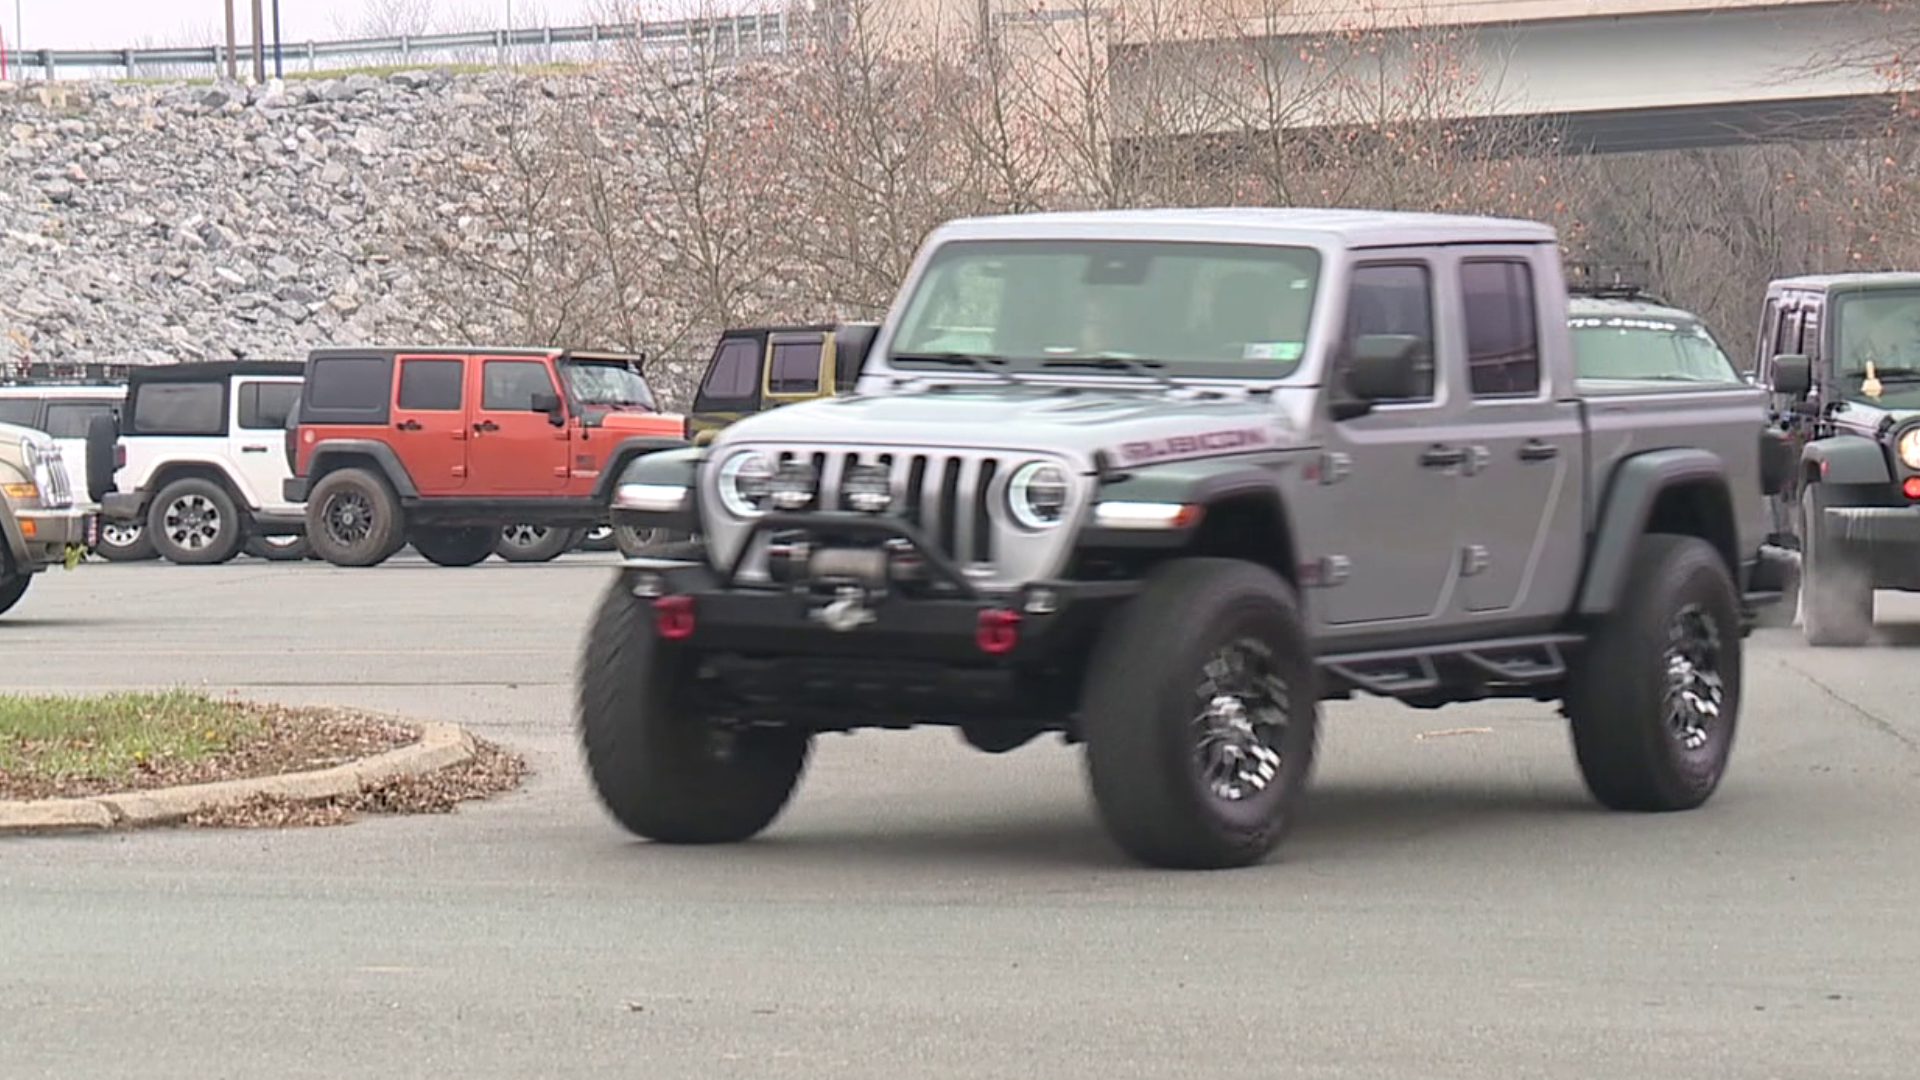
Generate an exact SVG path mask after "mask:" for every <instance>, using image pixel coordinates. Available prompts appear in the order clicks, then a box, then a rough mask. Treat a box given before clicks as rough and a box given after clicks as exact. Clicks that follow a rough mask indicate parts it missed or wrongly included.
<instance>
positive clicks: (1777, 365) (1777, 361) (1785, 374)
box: [1773, 353, 1813, 399]
mask: <svg viewBox="0 0 1920 1080" xmlns="http://www.w3.org/2000/svg"><path fill="white" fill-rule="evenodd" d="M1812 389H1813V362H1812V361H1811V360H1808V359H1807V358H1806V357H1805V356H1802V355H1800V354H1799V353H1782V354H1780V355H1779V356H1776V357H1774V358H1773V392H1774V393H1776V394H1785V395H1786V396H1788V397H1790V398H1795V399H1798V398H1803V397H1806V396H1807V393H1808V392H1809V391H1811V390H1812Z"/></svg>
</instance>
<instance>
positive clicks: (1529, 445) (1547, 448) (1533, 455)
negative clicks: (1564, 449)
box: [1520, 439, 1560, 461]
mask: <svg viewBox="0 0 1920 1080" xmlns="http://www.w3.org/2000/svg"><path fill="white" fill-rule="evenodd" d="M1559 456H1560V448H1559V447H1557V446H1555V445H1553V444H1552V443H1543V442H1541V441H1540V440H1539V439H1528V440H1527V442H1526V445H1524V446H1522V447H1521V448H1520V460H1521V461H1551V460H1553V459H1554V458H1557V457H1559Z"/></svg>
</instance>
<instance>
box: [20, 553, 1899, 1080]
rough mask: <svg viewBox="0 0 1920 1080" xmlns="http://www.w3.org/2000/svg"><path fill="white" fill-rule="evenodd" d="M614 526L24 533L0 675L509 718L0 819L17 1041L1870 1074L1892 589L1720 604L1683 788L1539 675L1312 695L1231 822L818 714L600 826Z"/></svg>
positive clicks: (856, 1068) (83, 1056) (1894, 921)
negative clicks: (768, 758)
mask: <svg viewBox="0 0 1920 1080" xmlns="http://www.w3.org/2000/svg"><path fill="white" fill-rule="evenodd" d="M614 561H615V558H614V557H613V556H610V555H570V556H565V557H563V558H562V559H560V560H559V561H557V562H554V563H551V564H546V565H530V566H516V565H509V564H506V563H502V562H500V561H498V560H491V561H489V562H487V563H485V564H483V565H481V566H479V567H475V568H471V569H464V570H453V569H441V568H436V567H432V566H430V565H428V564H426V563H424V562H423V561H420V560H419V559H418V558H417V557H415V556H412V555H411V554H409V555H406V556H403V557H401V558H396V559H395V560H393V561H392V562H391V563H389V564H387V565H385V566H382V567H378V568H375V569H371V570H341V569H335V568H332V567H328V566H326V565H324V564H319V563H307V564H297V565H290V564H279V565H275V564H267V563H263V562H258V561H255V560H248V559H242V560H238V561H236V562H234V563H232V564H229V565H227V566H223V567H215V568H195V567H180V566H173V565H168V564H155V563H148V564H130V565H128V564H123V565H91V564H90V565H87V566H85V567H83V568H81V569H80V570H77V571H75V572H73V573H61V572H58V571H55V572H52V573H49V574H48V575H46V576H45V577H44V578H43V579H42V580H41V581H39V582H37V583H36V584H35V586H34V589H33V591H32V592H31V593H30V594H29V596H28V598H27V599H26V600H24V601H23V602H22V603H21V604H20V606H19V607H18V608H16V609H15V610H14V611H13V612H12V613H11V614H10V615H9V616H8V617H7V618H5V619H0V658H3V659H0V687H4V688H5V689H10V690H90V689H102V688H110V687H126V686H154V685H164V684H169V683H174V684H202V683H204V684H205V685H207V686H209V687H211V688H214V689H217V690H224V689H226V688H228V687H234V688H237V689H238V690H239V691H240V692H241V693H243V694H246V695H250V696H257V697H261V698H270V699H278V700H283V701H287V702H294V703H303V702H334V703H342V704H351V705H358V706H364V707H371V708H377V709H385V710H392V711H397V712H403V713H407V714H411V715H415V716H423V717H429V718H435V719H443V720H452V721H457V722H460V723H462V724H466V725H468V726H470V727H471V728H472V729H473V730H474V731H475V732H477V733H478V734H481V735H483V736H485V737H488V738H491V739H494V740H497V741H500V742H503V743H505V744H507V745H508V746H509V747H511V748H512V749H514V750H516V751H519V752H521V753H523V754H525V755H526V756H527V757H528V759H529V762H530V764H531V765H532V766H533V768H534V770H535V774H534V775H533V776H532V777H530V778H529V781H528V783H527V785H526V786H525V787H524V789H523V790H521V791H519V792H516V793H514V794H512V795H509V796H507V797H504V798H502V799H500V800H497V801H495V802H492V803H487V804H468V805H466V806H463V807H462V808H461V809H460V810H459V811H458V812H457V813H455V814H453V815H450V816H430V817H413V818H379V819H370V820H365V821H362V822H360V823H357V824H353V825H349V826H344V827H339V828H325V829H309V830H293V831H285V832H269V831H232V832H222V831H210V830H173V831H160V832H148V833H138V834H121V835H109V836H92V837H66V838H35V839H26V840H14V841H8V842H5V843H3V844H0V895H4V897H5V910H6V915H5V917H4V918H3V919H0V1016H4V1017H5V1018H6V1019H5V1021H4V1022H3V1023H0V1063H4V1068H3V1069H0V1073H4V1075H5V1076H7V1077H8V1078H9V1080H15V1078H21V1080H24V1078H27V1077H35V1076H44V1075H60V1076H132V1075H138V1076H141V1077H146V1078H155V1080H158V1078H163V1077H181V1078H186V1077H194V1078H199V1077H204V1076H211V1075H229V1076H230V1075H251V1076H286V1077H305V1076H339V1075H379V1076H385V1077H447V1076H465V1077H475V1078H480V1077H503V1078H504V1077H515V1078H518V1077H527V1076H568V1077H599V1076H607V1077H614V1076H618V1077H635V1076H646V1077H667V1076H676V1077H702V1078H705V1077H730V1076H741V1077H747V1076H751V1077H756V1078H766V1077H823V1076H833V1077H886V1078H888V1080H898V1078H901V1077H907V1076H932V1075H962V1074H964V1075H967V1076H971V1077H1022V1078H1029V1077H1046V1078H1049V1080H1071V1078H1081V1077H1085V1078H1094V1077H1101V1078H1106V1077H1116V1076H1142V1077H1145V1076H1153V1077H1172V1076H1195V1077H1224V1076H1230V1075H1260V1076H1277V1075H1289V1076H1311V1077H1328V1078H1332V1077H1372V1076H1393V1077H1449V1078H1450V1077H1475V1078H1481V1077H1489V1076H1527V1077H1566V1078H1575V1077H1578V1078H1582V1080H1585V1078H1592V1077H1625V1076H1630V1075H1636V1074H1645V1075H1648V1076H1713V1077H1716V1078H1721V1080H1742V1078H1753V1080H1759V1078H1772V1077H1815V1076H1850V1077H1902V1078H1904V1077H1909V1076H1911V1075H1912V1071H1913V1068H1912V1061H1913V1060H1914V1058H1915V1056H1916V1054H1917V1053H1920V1027H1916V1026H1915V1025H1914V1023H1913V1020H1912V1018H1913V1015H1914V1011H1915V1007H1916V1006H1917V1005H1920V980H1916V979H1915V977H1914V974H1913V972H1914V970H1915V965H1916V963H1920V917H1916V915H1915V904H1916V903H1917V902H1920V901H1916V897H1920V711H1916V709H1915V705H1914V702H1915V700H1916V693H1917V692H1920V664H1916V663H1915V658H1916V656H1920V652H1916V651H1915V650H1916V649H1920V597H1908V596H1893V595H1889V594H1883V595H1882V599H1881V620H1880V621H1881V625H1882V628H1883V630H1884V631H1885V632H1886V638H1887V641H1885V642H1884V643H1882V644H1881V645H1879V646H1876V647H1871V648H1866V649H1859V650H1818V651H1816V650H1811V649H1808V648H1805V647H1804V646H1802V645H1801V643H1800V639H1799V633H1798V631H1797V630H1768V631H1761V632H1759V633H1758V634H1756V635H1755V637H1754V638H1753V639H1752V640H1751V642H1750V643H1749V652H1748V668H1747V697H1746V707H1745V712H1744V715H1743V717H1742V724H1743V727H1742V730H1741V733H1740V736H1739V741H1738V744H1737V747H1736V749H1735V752H1734V760H1733V767H1732V770H1731V773H1730V775H1729V778H1728V780H1727V782H1726V784H1725V786H1724V787H1723V788H1722V789H1721V791H1720V793H1719V794H1718V795H1717V797H1716V798H1715V799H1714V800H1713V801H1712V802H1711V803H1709V804H1708V805H1707V807H1706V808H1704V809H1702V810H1700V811H1697V812H1694V813H1689V814H1679V815H1671V816H1660V817H1646V816H1623V815H1614V814H1608V813H1605V812H1603V811H1601V810H1599V809H1597V808H1596V807H1594V806H1593V805H1592V804H1591V803H1590V802H1589V800H1588V799H1587V797H1586V794H1585V792H1584V790H1583V789H1582V788H1581V786H1580V781H1579V778H1578V774H1577V772H1576V770H1575V768H1574V764H1573V760H1572V756H1571V751H1570V749H1569V746H1568V743H1567V738H1566V734H1565V730H1564V728H1563V726H1562V725H1561V723H1559V722H1558V720H1557V717H1555V716H1554V715H1553V713H1552V712H1551V709H1550V707H1548V706H1541V705H1532V704H1524V703H1515V704H1496V705H1480V706H1473V707H1456V708H1452V709H1447V710H1442V711H1438V712H1415V711H1413V710H1410V709H1406V708H1404V707H1401V706H1398V705H1393V704H1387V703H1380V702H1372V701H1363V702H1356V703H1340V704H1333V705H1331V706H1329V726H1328V729H1327V731H1326V735H1325V741H1324V743H1323V752H1322V756H1321V759H1320V766H1319V771H1318V774H1317V776H1318V779H1317V787H1316V790H1315V793H1314V796H1313V798H1312V800H1311V802H1310V809H1309V812H1308V816H1307V817H1306V818H1305V819H1304V820H1303V821H1302V823H1301V825H1300V826H1299V828H1298V831H1297V832H1296V833H1295V834H1294V836H1293V838H1292V839H1291V840H1290V841H1289V843H1288V844H1287V845H1286V846H1284V847H1283V848H1282V850H1281V853H1280V857H1279V858H1278V859H1277V860H1275V861H1274V862H1272V863H1271V864H1269V865H1266V866H1263V867H1260V868H1256V869H1253V870H1247V871H1236V872H1226V873H1217V874H1205V873H1188V874H1170V873H1160V872H1154V871H1148V870H1143V869H1140V868H1138V867H1136V866H1134V865H1133V864H1131V863H1129V862H1127V861H1126V860H1124V859H1123V858H1122V857H1121V856H1120V855H1119V854H1118V852H1117V851H1116V850H1115V849H1114V848H1113V847H1112V845H1111V844H1110V843H1109V842H1108V841H1107V839H1106V838H1105V836H1104V835H1103V833H1102V832H1101V830H1100V828H1099V826H1098V824H1097V822H1096V821H1095V819H1094V817H1093V814H1092V810H1091V807H1090V805H1089V802H1088V800H1087V796H1086V793H1085V789H1084V785H1083V779H1082V776H1081V773H1080V771H1079V758H1078V754H1077V751H1075V750H1070V749H1066V748H1063V747H1061V746H1060V745H1059V743H1058V742H1057V741H1055V740H1051V739H1048V740H1042V741H1038V742H1036V743H1033V744H1030V745H1029V746H1027V747H1025V748H1023V749H1021V750H1019V751H1016V752H1014V753H1013V754H1010V755H1007V756H1004V757H994V756H989V755H985V754H981V753H979V752H977V751H974V750H971V749H969V748H967V747H965V746H964V745H963V744H962V743H961V742H960V741H959V739H958V738H957V736H955V735H953V734H951V733H949V732H944V731H938V730H927V731H916V732H910V733H893V734H887V733H864V734H861V735H857V736H853V737H844V736H827V737H825V738H824V739H823V740H822V741H821V743H820V745H819V749H818V753H817V756H816V758H815V760H814V764H813V766H812V768H811V769H810V771H809V773H808V775H807V777H806V779H805V780H804V781H803V786H802V788H801V791H800V794H799V796H798V798H797V799H796V801H795V802H794V804H793V806H792V807H791V808H790V809H789V811H788V812H787V814H786V815H785V816H784V817H783V818H782V819H781V820H780V821H779V822H777V823H776V824H775V826H774V828H773V829H772V830H771V831H770V832H769V833H768V834H767V835H766V836H765V837H763V838H762V839H760V840H758V841H755V842H753V843H750V844H746V845H742V846H737V847H731V848H713V849H704V850H691V849H668V848H661V847H652V846H648V845H645V844H642V843H638V842H635V841H633V840H631V839H630V838H629V837H628V836H626V835H625V834H624V833H622V832H620V831H619V830H618V829H617V828H616V827H615V826H614V825H613V824H612V823H611V821H610V820H609V819H607V818H606V817H605V816H604V815H603V814H602V812H601V810H600V808H599V806H598V805H597V803H596V802H595V801H594V798H593V795H592V792H591V790H590V789H589V787H588V786H587V784H586V782H585V780H584V778H583V777H582V775H581V773H580V770H579V767H578V765H577V758H576V750H575V744H574V739H573V731H572V713H571V698H570V695H571V690H572V678H573V664H574V659H575V654H576V648H577V645H578V643H579V636H580V633H581V630H582V628H583V626H584V624H585V621H586V619H587V618H588V616H589V613H590V610H591V605H592V604H593V603H594V601H595V599H596V597H597V594H598V592H599V590H600V589H601V588H602V587H603V586H604V585H605V583H606V581H607V579H608V576H609V573H610V567H611V566H612V565H613V564H614Z"/></svg>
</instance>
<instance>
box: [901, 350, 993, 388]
mask: <svg viewBox="0 0 1920 1080" xmlns="http://www.w3.org/2000/svg"><path fill="white" fill-rule="evenodd" d="M893 358H894V359H895V360H922V361H925V362H927V363H929V364H947V365H949V366H952V367H960V366H963V365H964V366H966V367H970V368H972V369H973V370H975V371H984V372H986V373H987V374H989V375H997V376H999V377H1000V381H1001V382H1008V383H1018V382H1020V381H1021V380H1020V379H1017V378H1015V377H1014V376H1012V375H1010V374H1008V373H1007V372H1005V371H1003V370H1001V365H1003V364H1005V363H1006V360H1004V359H1002V358H1000V357H998V356H982V355H980V354H979V353H964V352H918V353H894V354H893Z"/></svg>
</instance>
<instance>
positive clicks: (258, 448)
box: [240, 443, 267, 454]
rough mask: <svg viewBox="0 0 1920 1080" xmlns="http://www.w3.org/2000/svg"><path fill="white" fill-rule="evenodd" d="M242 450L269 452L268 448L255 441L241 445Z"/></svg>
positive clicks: (254, 452) (249, 452) (245, 452)
mask: <svg viewBox="0 0 1920 1080" xmlns="http://www.w3.org/2000/svg"><path fill="white" fill-rule="evenodd" d="M240 452H241V453H243V454H264V453H266V452H267V448H266V447H264V446H261V445H259V444H257V443H255V444H249V445H247V446H243V447H241V448H240Z"/></svg>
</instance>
